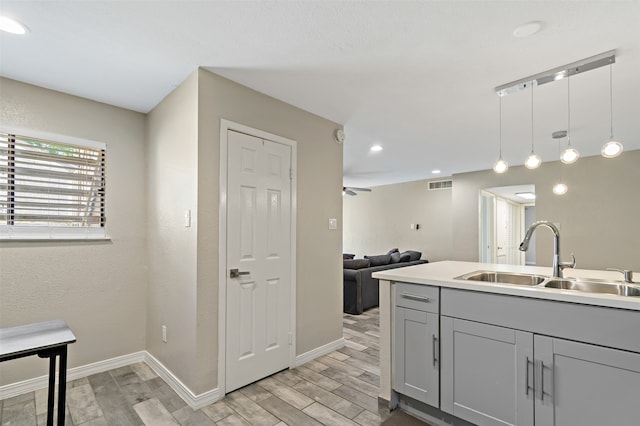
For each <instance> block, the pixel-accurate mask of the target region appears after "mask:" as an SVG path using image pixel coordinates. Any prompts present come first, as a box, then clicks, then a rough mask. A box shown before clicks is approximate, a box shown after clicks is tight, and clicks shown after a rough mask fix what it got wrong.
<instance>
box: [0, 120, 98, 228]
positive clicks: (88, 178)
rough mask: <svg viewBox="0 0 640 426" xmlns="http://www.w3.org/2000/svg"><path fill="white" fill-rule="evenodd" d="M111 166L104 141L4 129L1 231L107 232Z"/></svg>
mask: <svg viewBox="0 0 640 426" xmlns="http://www.w3.org/2000/svg"><path fill="white" fill-rule="evenodd" d="M89 145H90V146H89ZM105 166H106V149H105V146H104V144H96V143H95V142H93V143H88V146H83V145H81V144H69V143H67V142H58V141H52V140H45V139H40V138H34V137H28V136H20V135H17V134H12V133H4V132H2V133H0V237H3V238H104V237H105V236H106V233H105V221H106V217H105V201H106V200H105V198H106V197H105V183H106V182H105Z"/></svg>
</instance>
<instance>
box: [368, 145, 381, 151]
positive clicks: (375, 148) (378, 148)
mask: <svg viewBox="0 0 640 426" xmlns="http://www.w3.org/2000/svg"><path fill="white" fill-rule="evenodd" d="M370 149H371V152H379V151H382V145H373V146H372V147H371V148H370Z"/></svg>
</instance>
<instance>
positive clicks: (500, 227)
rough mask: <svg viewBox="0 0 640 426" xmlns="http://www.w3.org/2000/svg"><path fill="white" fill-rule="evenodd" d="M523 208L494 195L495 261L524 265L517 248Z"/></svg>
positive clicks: (520, 233)
mask: <svg viewBox="0 0 640 426" xmlns="http://www.w3.org/2000/svg"><path fill="white" fill-rule="evenodd" d="M522 221H523V208H522V206H521V205H519V204H515V203H513V202H511V201H509V200H506V199H504V198H502V197H496V240H497V245H496V263H503V264H508V265H524V257H523V253H522V252H521V251H520V250H519V249H518V247H519V245H520V236H521V235H523V232H522Z"/></svg>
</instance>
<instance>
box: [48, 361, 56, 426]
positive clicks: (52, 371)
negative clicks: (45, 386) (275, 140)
mask: <svg viewBox="0 0 640 426" xmlns="http://www.w3.org/2000/svg"><path fill="white" fill-rule="evenodd" d="M55 391H56V356H55V355H51V356H50V357H49V394H48V397H47V398H48V399H47V426H53V397H54V394H55Z"/></svg>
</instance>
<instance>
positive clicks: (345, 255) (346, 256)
mask: <svg viewBox="0 0 640 426" xmlns="http://www.w3.org/2000/svg"><path fill="white" fill-rule="evenodd" d="M354 257H356V255H355V254H351V253H342V260H346V259H353V258H354Z"/></svg>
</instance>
